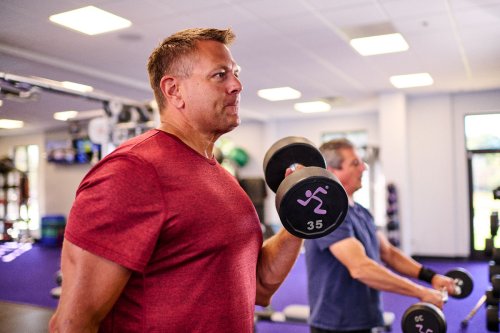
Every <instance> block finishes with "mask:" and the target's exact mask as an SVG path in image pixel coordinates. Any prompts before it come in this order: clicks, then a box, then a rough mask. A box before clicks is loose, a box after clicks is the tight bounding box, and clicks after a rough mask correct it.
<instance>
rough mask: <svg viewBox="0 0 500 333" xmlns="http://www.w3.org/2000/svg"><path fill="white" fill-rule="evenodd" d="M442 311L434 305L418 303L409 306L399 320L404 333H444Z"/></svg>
mask: <svg viewBox="0 0 500 333" xmlns="http://www.w3.org/2000/svg"><path fill="white" fill-rule="evenodd" d="M446 326H447V325H446V319H445V318H444V314H443V311H441V309H439V308H438V307H437V306H435V305H434V304H430V303H424V302H419V303H416V304H413V305H412V306H410V307H409V308H408V309H407V310H406V311H405V313H404V314H403V318H402V319H401V329H402V330H403V332H404V333H421V332H433V333H444V332H446Z"/></svg>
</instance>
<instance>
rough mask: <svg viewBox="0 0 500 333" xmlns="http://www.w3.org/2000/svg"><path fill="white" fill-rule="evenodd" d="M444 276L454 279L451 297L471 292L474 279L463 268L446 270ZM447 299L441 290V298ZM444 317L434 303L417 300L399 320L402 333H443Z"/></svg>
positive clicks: (462, 295)
mask: <svg viewBox="0 0 500 333" xmlns="http://www.w3.org/2000/svg"><path fill="white" fill-rule="evenodd" d="M445 275H446V276H448V277H450V278H452V279H453V280H455V284H456V286H457V289H456V290H455V293H454V294H453V295H449V296H451V297H453V298H458V299H462V298H465V297H467V296H469V295H470V294H471V293H472V289H473V287H474V281H473V280H472V276H471V275H470V273H469V272H467V271H466V270H465V269H463V268H456V269H453V270H451V271H448V272H447V273H446V274H445ZM447 299H448V293H447V292H446V291H443V300H444V301H446V300H447ZM446 327H447V324H446V319H445V317H444V314H443V311H441V309H439V308H438V307H437V306H435V305H434V304H430V303H426V302H419V303H416V304H413V305H412V306H410V307H409V308H408V309H407V310H406V311H405V313H404V314H403V318H402V320H401V329H402V330H403V332H404V333H420V332H433V333H444V332H446Z"/></svg>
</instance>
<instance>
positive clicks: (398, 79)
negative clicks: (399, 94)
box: [390, 73, 434, 88]
mask: <svg viewBox="0 0 500 333" xmlns="http://www.w3.org/2000/svg"><path fill="white" fill-rule="evenodd" d="M390 81H391V83H392V85H393V86H394V87H396V88H413V87H423V86H430V85H432V84H433V83H434V80H433V79H432V77H431V76H430V74H429V73H417V74H407V75H395V76H391V77H390Z"/></svg>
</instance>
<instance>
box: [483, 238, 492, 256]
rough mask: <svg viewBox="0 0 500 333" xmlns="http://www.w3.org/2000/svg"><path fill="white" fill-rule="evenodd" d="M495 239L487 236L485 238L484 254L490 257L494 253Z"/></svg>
mask: <svg viewBox="0 0 500 333" xmlns="http://www.w3.org/2000/svg"><path fill="white" fill-rule="evenodd" d="M493 248H494V245H493V239H492V238H486V239H485V240H484V254H485V255H486V256H487V257H488V258H490V257H491V256H492V255H493Z"/></svg>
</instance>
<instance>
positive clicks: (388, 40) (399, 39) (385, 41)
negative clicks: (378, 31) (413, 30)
mask: <svg viewBox="0 0 500 333" xmlns="http://www.w3.org/2000/svg"><path fill="white" fill-rule="evenodd" d="M350 44H351V46H352V47H353V48H354V49H355V50H356V51H358V52H359V54H361V55H362V56H371V55H376V54H384V53H393V52H402V51H406V50H408V48H409V46H408V43H407V42H406V40H405V39H404V38H403V36H402V35H401V34H400V33H393V34H386V35H379V36H370V37H361V38H354V39H351V42H350Z"/></svg>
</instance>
